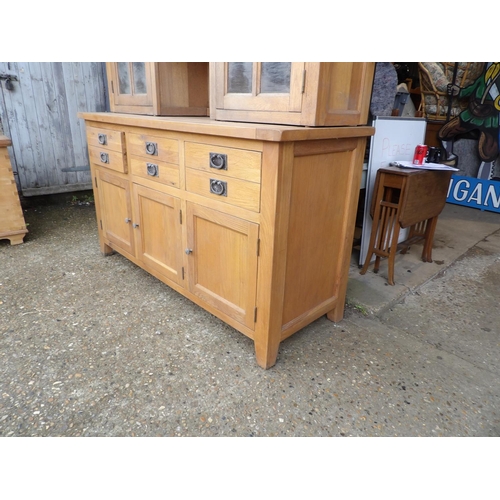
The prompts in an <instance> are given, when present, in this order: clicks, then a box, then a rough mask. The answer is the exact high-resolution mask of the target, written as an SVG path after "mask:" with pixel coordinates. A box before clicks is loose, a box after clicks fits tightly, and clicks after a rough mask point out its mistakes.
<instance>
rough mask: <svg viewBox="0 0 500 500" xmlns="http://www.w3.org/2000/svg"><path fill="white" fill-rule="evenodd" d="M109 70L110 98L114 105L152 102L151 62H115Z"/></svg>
mask: <svg viewBox="0 0 500 500" xmlns="http://www.w3.org/2000/svg"><path fill="white" fill-rule="evenodd" d="M108 69H110V71H111V76H112V78H111V80H112V81H111V87H112V88H111V89H110V92H111V99H113V101H114V104H115V105H128V106H144V105H151V104H152V103H153V93H152V85H151V83H152V72H153V67H152V63H145V62H116V63H111V65H110V66H109V67H108Z"/></svg>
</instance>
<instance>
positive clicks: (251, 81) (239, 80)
mask: <svg viewBox="0 0 500 500" xmlns="http://www.w3.org/2000/svg"><path fill="white" fill-rule="evenodd" d="M304 68H305V65H304V63H296V62H294V63H290V62H288V63H287V62H229V63H216V88H220V89H224V91H223V98H222V102H220V103H219V102H217V107H218V108H219V107H222V108H223V109H228V110H229V109H235V110H253V111H286V112H294V111H295V112H300V111H301V109H302V86H303V78H304ZM219 104H220V105H219Z"/></svg>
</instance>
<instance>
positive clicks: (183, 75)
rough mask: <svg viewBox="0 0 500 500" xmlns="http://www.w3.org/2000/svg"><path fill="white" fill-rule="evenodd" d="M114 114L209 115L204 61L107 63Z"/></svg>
mask: <svg viewBox="0 0 500 500" xmlns="http://www.w3.org/2000/svg"><path fill="white" fill-rule="evenodd" d="M106 73H107V78H108V88H109V95H110V99H109V105H110V110H111V111H113V112H122V113H137V114H143V115H168V116H208V101H209V95H208V63H207V62H107V63H106Z"/></svg>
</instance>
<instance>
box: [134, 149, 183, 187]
mask: <svg viewBox="0 0 500 500" xmlns="http://www.w3.org/2000/svg"><path fill="white" fill-rule="evenodd" d="M130 171H131V173H132V175H134V176H137V177H141V178H142V179H148V180H152V181H155V182H161V183H162V184H167V185H168V186H174V187H177V188H178V187H179V166H178V165H174V164H172V163H166V162H164V161H157V160H156V161H155V158H150V159H145V158H141V157H137V156H131V157H130Z"/></svg>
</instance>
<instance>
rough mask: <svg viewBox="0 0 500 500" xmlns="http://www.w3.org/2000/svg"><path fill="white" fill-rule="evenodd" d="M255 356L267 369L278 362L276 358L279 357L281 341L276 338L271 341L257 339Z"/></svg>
mask: <svg viewBox="0 0 500 500" xmlns="http://www.w3.org/2000/svg"><path fill="white" fill-rule="evenodd" d="M254 345H255V357H256V359H257V364H258V365H259V366H260V367H261V368H264V369H265V370H267V369H268V368H271V366H274V365H275V364H276V359H277V358H278V350H279V347H280V341H279V339H278V341H276V340H275V339H274V340H273V341H271V340H270V339H267V341H259V340H258V339H255V341H254Z"/></svg>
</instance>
